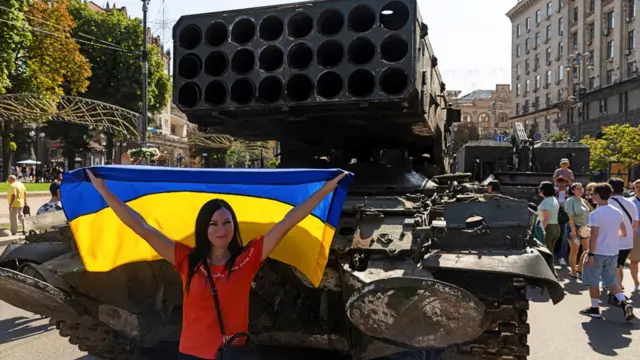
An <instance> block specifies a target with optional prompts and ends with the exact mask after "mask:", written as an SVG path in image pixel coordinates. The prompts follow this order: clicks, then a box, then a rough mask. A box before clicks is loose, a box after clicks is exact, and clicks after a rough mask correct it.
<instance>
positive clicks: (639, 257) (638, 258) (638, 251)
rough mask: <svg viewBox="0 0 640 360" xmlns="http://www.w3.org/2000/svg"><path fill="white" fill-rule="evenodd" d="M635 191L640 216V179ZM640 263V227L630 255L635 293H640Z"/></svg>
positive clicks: (636, 183) (636, 232) (635, 184)
mask: <svg viewBox="0 0 640 360" xmlns="http://www.w3.org/2000/svg"><path fill="white" fill-rule="evenodd" d="M633 190H634V192H635V196H634V197H633V198H632V199H631V201H632V202H633V203H634V204H635V205H636V209H637V210H638V213H639V214H640V179H638V180H636V181H634V182H633ZM639 263H640V227H638V230H636V231H635V233H634V234H633V249H632V250H631V254H629V270H630V272H631V278H632V279H633V284H634V287H633V291H634V292H640V282H639V281H638V264H639Z"/></svg>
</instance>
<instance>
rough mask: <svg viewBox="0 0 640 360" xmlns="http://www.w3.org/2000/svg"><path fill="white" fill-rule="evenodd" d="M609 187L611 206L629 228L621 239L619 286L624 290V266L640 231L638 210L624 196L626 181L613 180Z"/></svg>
mask: <svg viewBox="0 0 640 360" xmlns="http://www.w3.org/2000/svg"><path fill="white" fill-rule="evenodd" d="M609 185H611V188H612V189H613V196H612V197H611V199H610V200H609V205H611V206H613V207H614V208H616V209H618V210H620V212H621V213H622V215H623V216H622V218H623V219H624V225H625V227H626V228H627V234H626V236H621V237H620V249H619V250H620V252H619V253H618V286H620V288H622V274H623V271H622V269H624V264H625V263H626V262H627V258H629V253H631V249H633V234H634V233H635V232H636V230H637V229H638V221H639V220H640V219H638V208H636V206H635V204H634V203H632V202H631V201H629V200H628V199H627V198H625V197H624V196H622V193H623V192H624V181H622V179H618V178H611V179H610V180H609Z"/></svg>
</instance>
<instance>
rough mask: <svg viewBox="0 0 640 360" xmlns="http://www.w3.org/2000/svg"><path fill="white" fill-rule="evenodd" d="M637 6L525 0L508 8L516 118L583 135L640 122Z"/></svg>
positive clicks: (611, 0)
mask: <svg viewBox="0 0 640 360" xmlns="http://www.w3.org/2000/svg"><path fill="white" fill-rule="evenodd" d="M636 8H637V3H636V0H551V1H550V0H521V1H519V2H518V3H517V4H516V5H515V6H514V7H513V8H512V9H511V10H510V11H509V12H508V13H507V16H509V18H510V19H511V22H512V24H513V26H512V67H513V69H512V70H513V76H512V86H513V88H512V99H513V102H514V103H515V104H516V114H515V116H514V117H512V119H511V120H512V121H520V122H523V123H524V124H525V126H527V127H530V126H533V125H534V124H535V125H536V126H537V128H538V132H539V133H541V134H542V135H544V134H547V133H553V132H555V131H557V130H559V129H566V130H568V131H569V132H570V133H571V134H573V135H574V136H577V137H583V136H584V135H587V134H589V135H596V134H597V133H598V132H599V131H600V128H601V127H602V126H605V125H611V124H615V123H631V124H633V125H638V124H640V81H639V80H640V79H639V78H638V70H637V60H638V57H639V56H640V54H639V53H638V52H637V51H636V50H635V48H636V34H637V32H638V30H637V28H638V26H640V22H639V21H638V20H637V19H636V13H637V9H636ZM538 34H540V35H538ZM540 41H542V44H540Z"/></svg>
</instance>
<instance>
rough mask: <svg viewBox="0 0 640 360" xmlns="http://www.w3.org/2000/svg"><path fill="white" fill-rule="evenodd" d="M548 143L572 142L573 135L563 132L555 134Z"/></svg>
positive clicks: (549, 138)
mask: <svg viewBox="0 0 640 360" xmlns="http://www.w3.org/2000/svg"><path fill="white" fill-rule="evenodd" d="M547 140H548V141H572V137H571V135H569V131H567V130H562V131H559V132H557V133H555V134H551V135H550V136H549V137H548V138H547Z"/></svg>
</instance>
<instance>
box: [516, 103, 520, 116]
mask: <svg viewBox="0 0 640 360" xmlns="http://www.w3.org/2000/svg"><path fill="white" fill-rule="evenodd" d="M516 115H520V103H517V104H516Z"/></svg>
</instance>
